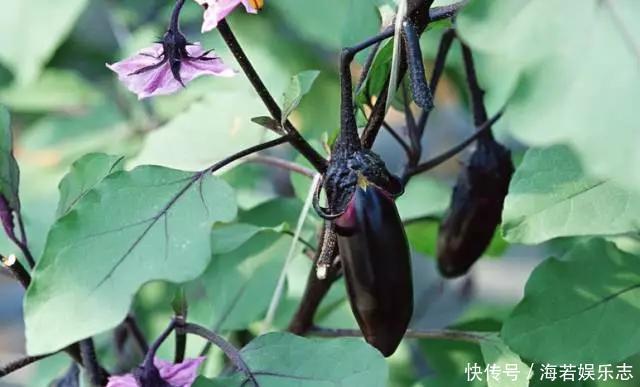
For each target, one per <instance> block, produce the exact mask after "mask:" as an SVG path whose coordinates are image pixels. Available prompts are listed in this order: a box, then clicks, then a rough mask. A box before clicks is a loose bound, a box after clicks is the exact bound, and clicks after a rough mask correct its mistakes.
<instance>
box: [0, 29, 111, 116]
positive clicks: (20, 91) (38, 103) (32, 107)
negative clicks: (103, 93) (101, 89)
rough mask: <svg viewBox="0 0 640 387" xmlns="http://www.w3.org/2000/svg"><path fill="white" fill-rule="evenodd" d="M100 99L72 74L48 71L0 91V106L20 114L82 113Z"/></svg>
mask: <svg viewBox="0 0 640 387" xmlns="http://www.w3.org/2000/svg"><path fill="white" fill-rule="evenodd" d="M0 28H1V27H0ZM0 55H1V54H0ZM100 99H101V97H100V95H99V94H98V92H97V91H96V90H95V87H94V86H93V85H91V84H90V83H89V82H87V81H86V80H84V79H83V78H82V77H80V76H79V75H77V74H76V73H75V72H72V71H66V70H52V69H49V70H46V71H44V72H43V73H42V74H41V76H40V77H39V78H38V79H36V80H34V81H33V82H30V83H28V84H21V83H14V84H12V85H11V86H10V87H9V88H7V89H4V90H2V91H1V92H0V101H1V102H2V103H4V104H6V105H7V106H9V107H10V108H11V109H13V110H16V111H21V112H41V111H51V110H55V111H67V112H69V111H82V110H84V109H86V108H88V107H89V106H91V105H94V104H96V103H97V102H100Z"/></svg>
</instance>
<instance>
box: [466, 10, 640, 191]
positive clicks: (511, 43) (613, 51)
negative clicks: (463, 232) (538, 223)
mask: <svg viewBox="0 0 640 387" xmlns="http://www.w3.org/2000/svg"><path fill="white" fill-rule="evenodd" d="M638 14H640V2H638V1H635V0H616V1H612V0H604V1H601V0H580V1H579V0H572V1H555V0H537V1H530V0H513V1H498V0H491V1H473V2H470V3H469V5H468V6H467V7H465V10H464V12H462V14H461V15H459V17H458V18H457V25H458V27H459V31H460V35H461V37H462V38H463V39H464V40H465V41H467V42H468V43H469V44H470V45H471V46H472V49H473V50H474V51H475V52H476V54H477V56H478V58H479V59H480V60H481V62H482V63H483V64H485V66H479V67H480V68H482V69H484V70H485V71H482V72H481V74H480V78H481V81H482V82H483V85H484V86H485V87H486V89H487V90H488V91H489V93H490V94H489V99H490V100H491V102H492V105H494V106H493V107H494V108H499V107H500V106H502V105H503V104H504V102H505V99H506V98H508V97H509V96H511V99H510V102H509V108H508V109H507V110H506V114H505V122H508V126H505V127H507V128H508V130H509V131H510V132H511V134H512V135H514V136H515V137H516V138H517V139H519V140H520V141H523V142H524V143H526V144H528V145H531V146H548V145H552V144H557V143H567V144H570V145H571V146H572V147H573V148H574V149H575V150H576V152H577V156H578V158H579V159H580V160H581V161H584V165H585V166H586V167H587V168H588V172H590V173H592V174H594V175H595V176H598V177H601V178H604V179H607V178H613V179H614V180H616V182H618V183H621V184H623V185H626V186H627V187H631V188H634V189H637V190H640V153H638V152H637V148H638V144H639V143H640V130H639V124H638V120H637V101H639V100H640V88H639V87H638V84H640V50H639V49H638V47H640V24H639V23H637V21H636V19H635V16H636V15H638ZM491 93H493V96H492V95H491Z"/></svg>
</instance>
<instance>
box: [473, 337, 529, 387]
mask: <svg viewBox="0 0 640 387" xmlns="http://www.w3.org/2000/svg"><path fill="white" fill-rule="evenodd" d="M480 349H481V350H482V357H483V358H484V362H485V364H487V365H490V366H491V367H494V369H495V370H497V374H496V377H492V375H488V376H487V378H486V380H487V386H488V387H503V386H504V387H527V386H528V385H529V380H528V378H527V376H528V375H529V371H530V369H531V368H530V367H529V366H528V365H526V364H525V363H523V362H522V360H521V359H520V357H519V356H518V355H517V354H515V353H513V352H511V350H510V349H509V348H507V346H506V345H505V343H504V342H503V341H502V340H501V339H500V337H499V336H498V334H490V335H486V336H484V339H483V340H480ZM507 366H510V367H513V368H514V369H515V370H516V371H517V372H518V374H514V376H512V377H510V376H509V375H506V374H505V373H504V372H505V370H506V367H507ZM485 375H486V374H485Z"/></svg>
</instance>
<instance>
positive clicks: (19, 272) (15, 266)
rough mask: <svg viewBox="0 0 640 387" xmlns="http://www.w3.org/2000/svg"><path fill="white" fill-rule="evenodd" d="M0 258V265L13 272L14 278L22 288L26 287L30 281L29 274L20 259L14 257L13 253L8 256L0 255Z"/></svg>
mask: <svg viewBox="0 0 640 387" xmlns="http://www.w3.org/2000/svg"><path fill="white" fill-rule="evenodd" d="M0 260H1V261H2V266H3V267H5V268H6V269H7V270H9V271H10V272H11V274H13V276H14V277H15V279H16V280H18V282H20V284H21V285H22V287H23V288H25V289H26V288H28V287H29V284H30V283H31V275H29V272H28V271H27V269H25V268H24V266H22V264H21V263H20V261H18V259H17V258H16V256H15V255H13V254H11V255H9V256H8V257H5V256H3V255H0Z"/></svg>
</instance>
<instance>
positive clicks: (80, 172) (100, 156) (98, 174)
mask: <svg viewBox="0 0 640 387" xmlns="http://www.w3.org/2000/svg"><path fill="white" fill-rule="evenodd" d="M122 160H123V158H122V157H118V156H112V155H106V154H104V153H89V154H87V155H85V156H83V157H81V158H80V159H78V160H77V161H76V162H75V163H73V165H71V170H70V171H69V173H68V174H67V175H66V176H65V177H64V178H63V179H62V181H60V185H59V186H58V189H59V190H60V201H59V202H58V209H57V211H56V216H57V217H58V218H59V217H61V216H63V215H64V214H66V213H67V212H69V211H70V210H71V209H72V208H73V206H74V205H75V204H76V203H77V202H78V201H79V200H80V199H82V197H83V196H84V195H86V193H87V192H89V191H90V190H91V189H93V187H94V186H96V185H97V184H98V183H100V182H101V181H102V180H104V178H106V177H107V176H109V175H110V174H112V173H114V172H117V171H120V170H122V168H123V163H122Z"/></svg>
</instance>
